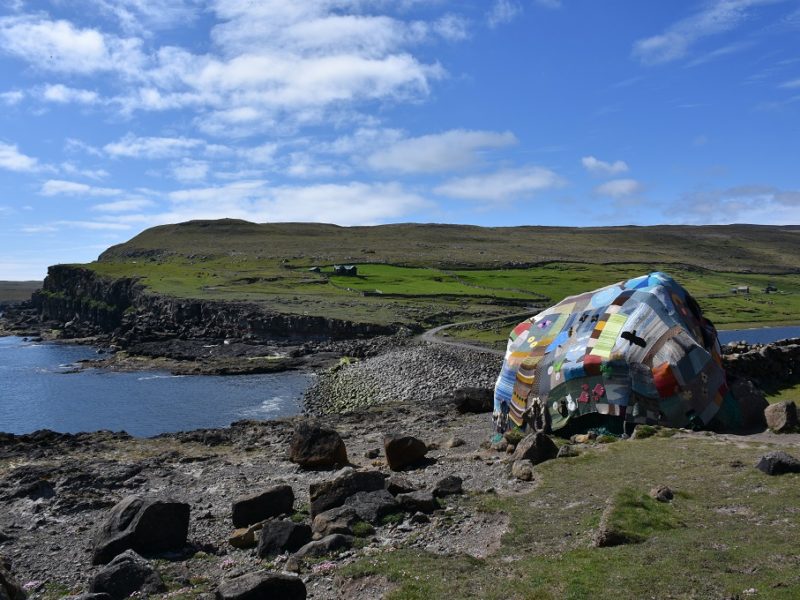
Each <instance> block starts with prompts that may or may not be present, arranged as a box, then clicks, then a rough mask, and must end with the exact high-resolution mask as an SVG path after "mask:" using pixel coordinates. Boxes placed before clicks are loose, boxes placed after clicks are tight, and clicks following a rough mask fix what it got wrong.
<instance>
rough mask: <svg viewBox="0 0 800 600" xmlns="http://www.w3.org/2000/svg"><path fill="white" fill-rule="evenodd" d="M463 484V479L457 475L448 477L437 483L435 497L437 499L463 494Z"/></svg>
mask: <svg viewBox="0 0 800 600" xmlns="http://www.w3.org/2000/svg"><path fill="white" fill-rule="evenodd" d="M463 483H464V482H463V481H462V480H461V477H458V476H457V475H448V476H447V477H445V478H444V479H440V480H439V481H438V482H437V483H436V485H435V486H434V487H433V495H434V496H436V497H437V498H443V497H445V496H451V495H453V494H461V493H462V492H463V491H464V490H463V488H462V484H463Z"/></svg>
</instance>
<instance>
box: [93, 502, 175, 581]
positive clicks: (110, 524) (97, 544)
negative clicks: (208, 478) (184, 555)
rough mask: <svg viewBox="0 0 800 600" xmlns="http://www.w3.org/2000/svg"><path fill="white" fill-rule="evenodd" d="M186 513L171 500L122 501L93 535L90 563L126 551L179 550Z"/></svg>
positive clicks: (141, 552)
mask: <svg viewBox="0 0 800 600" xmlns="http://www.w3.org/2000/svg"><path fill="white" fill-rule="evenodd" d="M189 510H190V509H189V505H188V504H186V503H185V502H177V501H175V500H160V499H152V498H149V499H146V498H142V497H140V496H127V497H125V498H123V499H122V500H120V501H119V502H118V503H117V504H116V505H115V506H114V507H113V508H112V509H111V511H110V512H109V515H108V517H107V518H106V520H105V522H104V523H103V524H102V525H101V526H100V528H99V529H98V531H97V533H96V534H95V540H94V551H93V553H92V563H93V564H95V565H98V564H105V563H107V562H109V561H110V560H111V559H113V558H114V557H115V556H117V555H118V554H121V553H122V552H124V551H125V550H128V549H130V550H135V551H136V552H138V553H140V554H145V555H146V554H156V553H160V552H166V551H169V550H181V549H182V548H183V547H184V546H185V545H186V538H187V536H188V534H189Z"/></svg>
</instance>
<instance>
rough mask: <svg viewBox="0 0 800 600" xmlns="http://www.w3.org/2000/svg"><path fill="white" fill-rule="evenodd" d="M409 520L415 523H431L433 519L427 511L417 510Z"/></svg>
mask: <svg viewBox="0 0 800 600" xmlns="http://www.w3.org/2000/svg"><path fill="white" fill-rule="evenodd" d="M409 522H411V523H413V524H414V525H424V524H425V523H430V522H431V519H430V517H429V516H428V515H426V514H425V513H421V512H416V513H414V514H413V515H411V518H410V519H409Z"/></svg>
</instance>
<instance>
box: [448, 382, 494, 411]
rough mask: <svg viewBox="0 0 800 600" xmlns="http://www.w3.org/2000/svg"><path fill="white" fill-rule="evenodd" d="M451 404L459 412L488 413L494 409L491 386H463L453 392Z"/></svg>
mask: <svg viewBox="0 0 800 600" xmlns="http://www.w3.org/2000/svg"><path fill="white" fill-rule="evenodd" d="M453 406H455V409H456V410H457V411H458V412H460V413H488V412H492V411H493V410H494V390H493V389H492V388H479V387H464V388H459V389H457V390H455V391H454V392H453Z"/></svg>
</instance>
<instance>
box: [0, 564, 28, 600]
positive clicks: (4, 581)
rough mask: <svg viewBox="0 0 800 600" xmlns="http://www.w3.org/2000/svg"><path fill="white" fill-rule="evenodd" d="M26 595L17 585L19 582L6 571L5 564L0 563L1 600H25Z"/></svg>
mask: <svg viewBox="0 0 800 600" xmlns="http://www.w3.org/2000/svg"><path fill="white" fill-rule="evenodd" d="M25 598H26V594H25V592H24V590H23V589H22V586H20V584H19V583H17V580H16V579H14V577H13V576H12V575H11V573H10V572H9V570H8V569H6V567H5V565H3V562H2V561H0V599H1V600H25Z"/></svg>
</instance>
